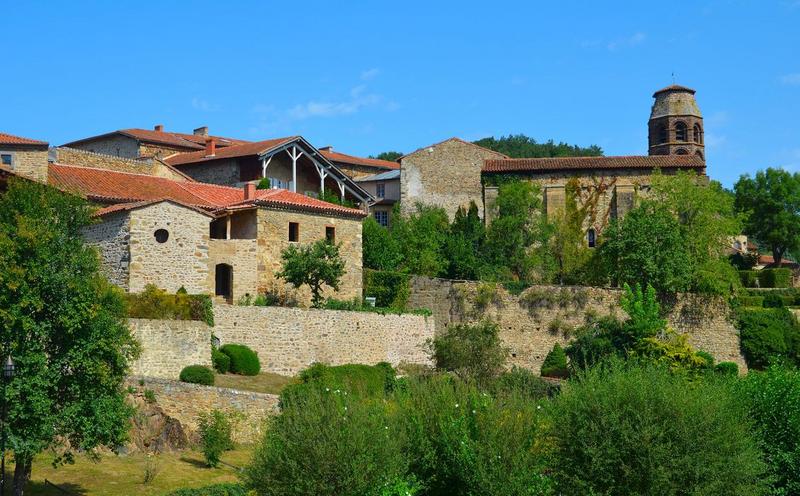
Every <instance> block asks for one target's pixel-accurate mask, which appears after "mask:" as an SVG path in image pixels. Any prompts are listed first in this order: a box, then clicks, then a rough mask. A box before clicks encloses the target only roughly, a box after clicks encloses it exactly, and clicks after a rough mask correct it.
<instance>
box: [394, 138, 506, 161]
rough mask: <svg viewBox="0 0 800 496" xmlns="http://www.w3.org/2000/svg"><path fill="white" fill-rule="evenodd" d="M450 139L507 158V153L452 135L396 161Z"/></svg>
mask: <svg viewBox="0 0 800 496" xmlns="http://www.w3.org/2000/svg"><path fill="white" fill-rule="evenodd" d="M450 141H455V142H457V143H462V144H464V145H469V146H474V147H476V148H480V149H481V150H484V151H487V152H489V153H493V154H495V155H497V156H498V157H501V158H508V155H505V154H503V153H500V152H496V151H494V150H491V149H489V148H486V147H485V146H481V145H476V144H475V143H470V142H469V141H465V140H463V139H461V138H456V137H455V136H454V137H452V138H448V139H446V140H442V141H439V142H438V143H434V144H432V145H428V146H423V147H422V148H417V149H416V150H414V151H413V152H411V153H406V154H405V155H403V156H402V157H400V158H398V159H397V160H398V161H399V160H403V159H404V158H406V157H408V156H410V155H414V154H415V153H418V152H421V151H422V150H426V149H428V148H433V147H434V146H439V145H442V144H444V143H447V142H450Z"/></svg>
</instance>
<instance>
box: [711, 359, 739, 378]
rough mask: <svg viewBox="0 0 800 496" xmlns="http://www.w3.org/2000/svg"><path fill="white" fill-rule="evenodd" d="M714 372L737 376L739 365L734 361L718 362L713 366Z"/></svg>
mask: <svg viewBox="0 0 800 496" xmlns="http://www.w3.org/2000/svg"><path fill="white" fill-rule="evenodd" d="M714 372H716V373H718V374H722V375H729V376H733V377H737V376H738V375H739V366H738V365H736V362H719V363H718V364H717V365H716V366H715V367H714Z"/></svg>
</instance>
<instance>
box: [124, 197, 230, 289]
mask: <svg viewBox="0 0 800 496" xmlns="http://www.w3.org/2000/svg"><path fill="white" fill-rule="evenodd" d="M210 222H211V218H210V217H209V216H207V215H205V214H203V213H200V212H198V211H196V210H194V209H191V208H187V207H184V206H181V205H178V204H176V203H172V202H169V201H164V202H160V203H156V204H153V205H149V206H147V207H142V208H139V209H136V210H132V211H131V212H130V257H131V261H130V283H129V291H131V292H134V293H138V292H140V291H142V290H143V289H144V287H145V286H146V285H147V284H155V285H156V286H158V287H159V288H161V289H165V290H167V291H168V292H170V293H174V292H176V291H177V290H178V289H179V288H180V287H181V286H183V287H184V288H185V289H186V291H188V292H189V293H209V292H213V290H214V288H213V286H212V287H209V267H208V242H209V223H210ZM158 229H165V230H166V231H167V232H168V233H169V238H168V239H167V241H166V242H165V243H159V242H158V241H156V239H155V231H156V230H158Z"/></svg>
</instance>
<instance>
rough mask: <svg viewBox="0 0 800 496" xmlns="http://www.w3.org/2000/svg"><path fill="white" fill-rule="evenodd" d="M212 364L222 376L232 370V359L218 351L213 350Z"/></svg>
mask: <svg viewBox="0 0 800 496" xmlns="http://www.w3.org/2000/svg"><path fill="white" fill-rule="evenodd" d="M211 363H212V364H214V370H216V371H217V372H219V373H220V374H227V373H228V371H229V370H230V369H231V357H229V356H228V355H226V354H225V353H223V352H221V351H219V350H217V349H212V350H211Z"/></svg>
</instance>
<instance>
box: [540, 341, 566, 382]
mask: <svg viewBox="0 0 800 496" xmlns="http://www.w3.org/2000/svg"><path fill="white" fill-rule="evenodd" d="M542 376H544V377H562V378H564V377H567V376H569V370H568V369H567V355H566V354H565V353H564V349H563V348H562V347H561V345H560V344H558V343H556V344H555V345H554V346H553V349H552V350H550V353H548V354H547V356H546V357H545V359H544V363H542Z"/></svg>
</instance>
